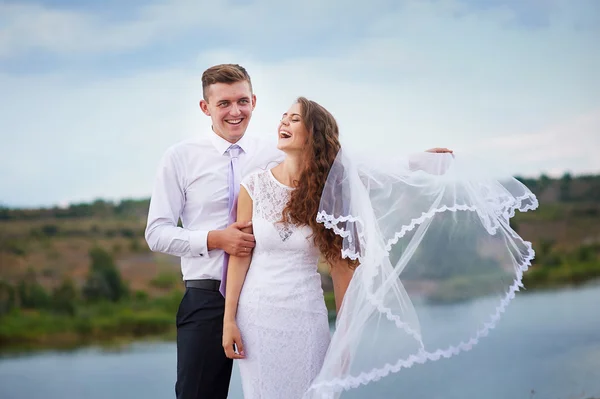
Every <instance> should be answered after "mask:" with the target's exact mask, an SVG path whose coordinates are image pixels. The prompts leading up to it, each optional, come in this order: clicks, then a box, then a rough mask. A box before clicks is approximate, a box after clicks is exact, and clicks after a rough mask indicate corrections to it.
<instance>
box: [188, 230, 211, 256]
mask: <svg viewBox="0 0 600 399" xmlns="http://www.w3.org/2000/svg"><path fill="white" fill-rule="evenodd" d="M190 251H191V252H192V256H200V257H203V258H204V257H206V258H208V231H204V230H194V231H190Z"/></svg>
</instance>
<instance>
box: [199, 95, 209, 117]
mask: <svg viewBox="0 0 600 399" xmlns="http://www.w3.org/2000/svg"><path fill="white" fill-rule="evenodd" d="M200 109H201V110H202V112H204V114H205V115H208V116H210V110H209V109H208V103H207V102H206V101H205V100H204V99H202V100H200Z"/></svg>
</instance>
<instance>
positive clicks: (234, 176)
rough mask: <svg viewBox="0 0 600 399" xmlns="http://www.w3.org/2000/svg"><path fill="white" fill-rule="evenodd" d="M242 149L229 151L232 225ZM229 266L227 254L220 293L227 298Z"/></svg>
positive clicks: (232, 148) (230, 219) (234, 148)
mask: <svg viewBox="0 0 600 399" xmlns="http://www.w3.org/2000/svg"><path fill="white" fill-rule="evenodd" d="M241 150H242V149H241V148H240V147H239V146H238V145H237V144H233V145H231V146H230V147H229V149H227V152H228V153H229V158H230V161H229V176H228V178H227V181H228V182H229V223H228V224H227V225H230V224H232V223H234V222H235V219H236V216H237V197H238V194H239V192H240V170H239V167H238V157H239V156H240V151H241ZM228 264H229V254H228V253H227V252H225V257H224V259H223V274H222V275H221V285H220V286H219V291H220V292H221V295H223V296H225V284H226V282H227V265H228Z"/></svg>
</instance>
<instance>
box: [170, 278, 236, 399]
mask: <svg viewBox="0 0 600 399" xmlns="http://www.w3.org/2000/svg"><path fill="white" fill-rule="evenodd" d="M224 311H225V298H223V296H222V295H221V293H219V291H211V290H204V289H199V288H186V291H185V294H184V296H183V298H182V299H181V304H180V305H179V310H178V311H177V382H176V383H175V394H176V395H177V399H226V398H227V393H228V392H229V381H230V379H231V369H232V367H233V361H232V360H231V359H228V358H227V357H226V356H225V352H224V351H223V346H222V337H223V314H224Z"/></svg>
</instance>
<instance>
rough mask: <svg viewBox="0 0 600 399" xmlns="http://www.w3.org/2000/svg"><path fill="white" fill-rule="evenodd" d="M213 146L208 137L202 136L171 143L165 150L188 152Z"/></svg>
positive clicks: (181, 153) (169, 152)
mask: <svg viewBox="0 0 600 399" xmlns="http://www.w3.org/2000/svg"><path fill="white" fill-rule="evenodd" d="M210 147H212V143H211V142H210V140H209V138H208V137H204V136H200V137H193V138H188V139H185V140H181V141H179V142H177V143H175V144H173V145H171V146H170V147H169V148H167V150H166V151H165V152H166V153H168V154H179V155H183V154H187V153H189V152H195V151H198V149H200V148H210Z"/></svg>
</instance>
